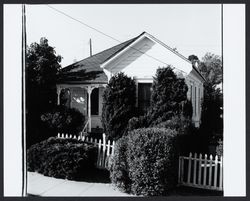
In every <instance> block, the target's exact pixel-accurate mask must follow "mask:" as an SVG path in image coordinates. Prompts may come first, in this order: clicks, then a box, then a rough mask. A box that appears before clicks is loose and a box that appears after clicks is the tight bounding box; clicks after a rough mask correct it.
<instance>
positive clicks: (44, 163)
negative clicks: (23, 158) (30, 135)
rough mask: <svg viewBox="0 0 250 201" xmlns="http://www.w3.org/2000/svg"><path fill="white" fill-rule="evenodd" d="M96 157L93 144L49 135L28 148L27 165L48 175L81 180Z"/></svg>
mask: <svg viewBox="0 0 250 201" xmlns="http://www.w3.org/2000/svg"><path fill="white" fill-rule="evenodd" d="M96 158H97V149H96V148H94V147H93V145H88V144H86V143H82V142H79V141H77V140H75V139H57V138H54V137H51V138H49V139H48V140H45V141H42V142H40V143H37V144H34V145H32V146H31V147H30V148H29V149H28V151H27V167H28V171H37V172H39V173H41V174H43V175H46V176H50V177H56V178H62V179H69V180H82V179H84V178H86V177H88V175H89V174H90V172H91V171H92V170H93V169H95V162H96V161H95V160H96Z"/></svg>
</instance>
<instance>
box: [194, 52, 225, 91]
mask: <svg viewBox="0 0 250 201" xmlns="http://www.w3.org/2000/svg"><path fill="white" fill-rule="evenodd" d="M199 70H200V71H201V73H202V74H203V76H204V77H205V78H206V81H207V84H210V85H212V86H215V85H218V84H220V83H221V82H222V61H221V57H220V56H218V55H215V54H212V53H209V52H208V53H206V54H205V56H204V57H203V58H202V61H201V62H200V64H199Z"/></svg>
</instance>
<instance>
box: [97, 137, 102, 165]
mask: <svg viewBox="0 0 250 201" xmlns="http://www.w3.org/2000/svg"><path fill="white" fill-rule="evenodd" d="M101 146H102V140H101V139H99V143H98V155H97V166H98V167H100V166H101V157H100V156H101Z"/></svg>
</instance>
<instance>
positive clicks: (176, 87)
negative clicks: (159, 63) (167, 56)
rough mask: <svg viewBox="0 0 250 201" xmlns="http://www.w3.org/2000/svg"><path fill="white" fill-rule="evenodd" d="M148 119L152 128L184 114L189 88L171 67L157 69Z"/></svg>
mask: <svg viewBox="0 0 250 201" xmlns="http://www.w3.org/2000/svg"><path fill="white" fill-rule="evenodd" d="M152 88H153V90H152V91H153V92H152V95H151V105H150V110H149V114H148V115H147V116H148V119H149V124H150V125H151V126H153V125H156V124H159V123H161V122H164V121H167V120H169V119H171V118H172V117H173V116H175V115H180V114H181V113H182V103H183V102H184V101H186V100H187V91H188V87H187V85H186V84H185V80H184V79H182V78H178V77H177V76H176V74H175V73H174V72H173V70H172V69H171V67H170V66H168V67H166V68H159V69H157V72H156V76H155V77H154V82H153V86H152Z"/></svg>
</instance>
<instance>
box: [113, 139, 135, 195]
mask: <svg viewBox="0 0 250 201" xmlns="http://www.w3.org/2000/svg"><path fill="white" fill-rule="evenodd" d="M127 147H128V145H127V137H126V136H123V137H122V138H120V139H118V140H117V142H116V144H115V152H114V155H113V157H112V158H111V159H110V167H109V170H110V180H111V182H112V183H114V184H115V185H116V187H118V188H119V189H120V190H121V191H124V192H126V193H130V191H131V180H130V178H129V172H128V163H127Z"/></svg>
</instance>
